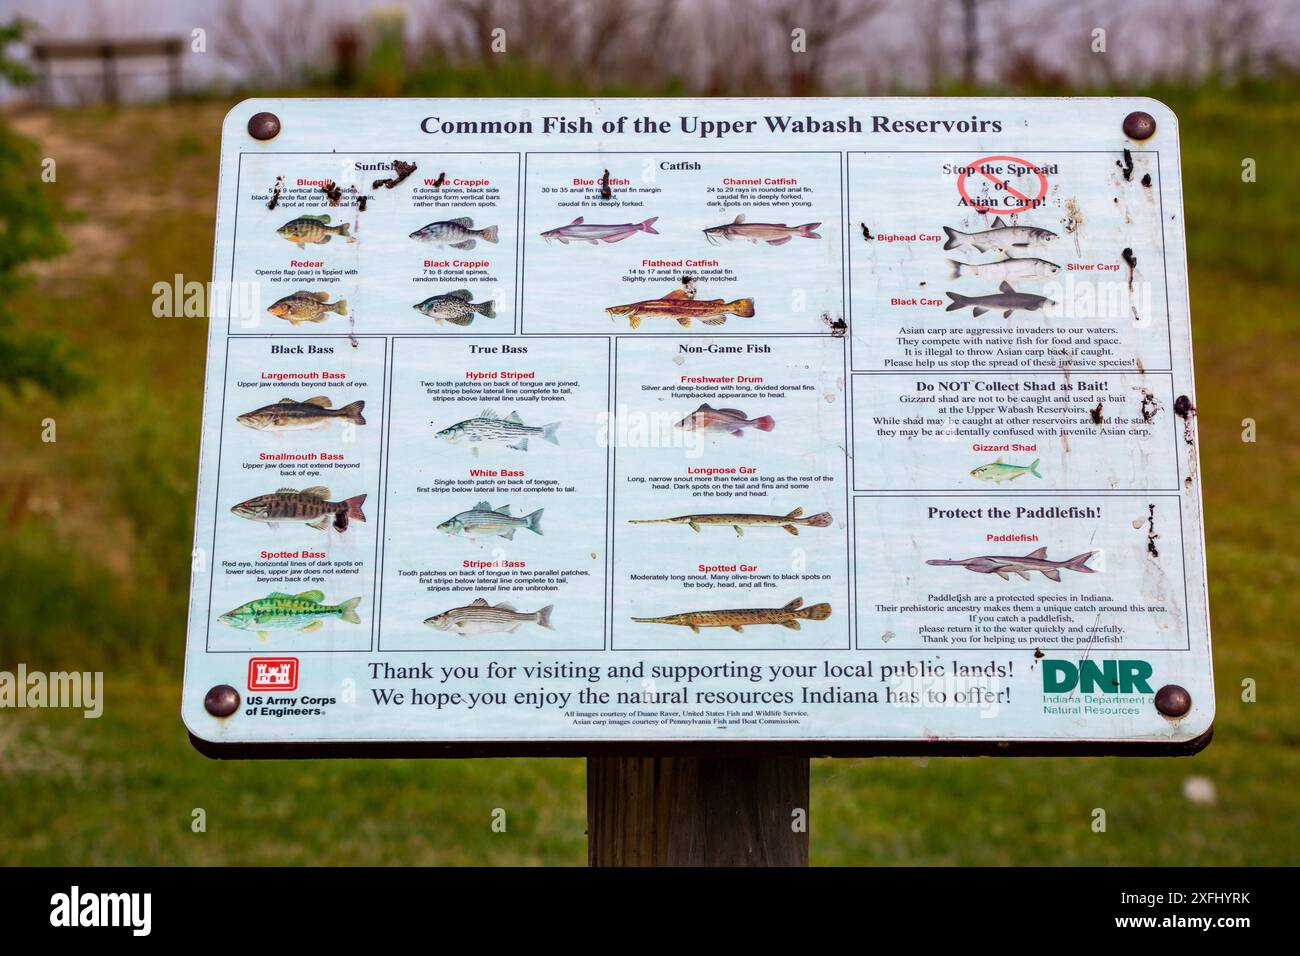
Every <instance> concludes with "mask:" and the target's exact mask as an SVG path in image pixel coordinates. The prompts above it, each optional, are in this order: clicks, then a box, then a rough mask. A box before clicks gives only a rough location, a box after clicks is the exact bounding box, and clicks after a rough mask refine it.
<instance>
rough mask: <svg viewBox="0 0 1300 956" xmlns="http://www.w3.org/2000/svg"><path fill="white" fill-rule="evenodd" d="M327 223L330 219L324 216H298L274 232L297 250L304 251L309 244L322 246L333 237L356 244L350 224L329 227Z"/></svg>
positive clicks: (342, 223)
mask: <svg viewBox="0 0 1300 956" xmlns="http://www.w3.org/2000/svg"><path fill="white" fill-rule="evenodd" d="M329 222H330V217H329V216H328V215H324V214H322V215H319V216H299V217H298V218H297V219H291V220H289V221H288V222H286V223H285V224H284V225H283V226H281V227H280V228H279V229H277V230H275V231H276V233H277V234H278V235H280V236H282V237H284V238H285V239H287V240H289V241H290V242H292V243H293V244H294V245H296V246H297V247H298V248H299V249H306V248H307V243H309V242H310V243H311V244H312V245H317V246H319V245H324V244H325V243H327V242H329V241H330V239H332V238H333V237H334V236H342V237H343V238H344V239H346V240H347V241H348V242H356V240H355V239H354V238H353V237H352V234H351V229H352V224H351V223H347V222H341V223H339V224H338V225H337V226H331V225H330V224H329Z"/></svg>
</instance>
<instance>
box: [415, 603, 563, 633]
mask: <svg viewBox="0 0 1300 956" xmlns="http://www.w3.org/2000/svg"><path fill="white" fill-rule="evenodd" d="M553 607H554V605H551V604H548V605H546V607H544V608H542V609H541V610H538V611H516V610H515V609H514V606H513V605H511V604H509V603H507V602H506V601H501V602H499V603H497V604H488V602H487V599H486V598H477V599H476V600H475V601H474V602H473V603H471V604H467V605H465V606H464V607H453V608H450V609H449V610H446V611H443V612H442V613H441V614H435V615H433V617H426V618H425V619H424V623H425V624H427V625H429V627H431V628H433V629H434V630H435V631H451V632H452V633H453V634H459V635H460V636H461V637H476V636H478V635H480V634H513V633H514V632H515V631H517V630H519V625H521V624H524V623H526V622H531V623H533V624H537V625H539V626H541V627H545V628H549V629H550V630H552V631H553V630H555V628H554V627H553V626H552V625H551V610H552V608H553Z"/></svg>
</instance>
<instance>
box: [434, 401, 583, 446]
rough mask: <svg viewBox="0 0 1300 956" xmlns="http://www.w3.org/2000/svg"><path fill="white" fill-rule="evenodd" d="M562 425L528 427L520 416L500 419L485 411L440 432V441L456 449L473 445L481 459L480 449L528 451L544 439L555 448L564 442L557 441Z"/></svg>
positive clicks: (512, 413)
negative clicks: (530, 444)
mask: <svg viewBox="0 0 1300 956" xmlns="http://www.w3.org/2000/svg"><path fill="white" fill-rule="evenodd" d="M559 427H560V423H559V422H551V423H550V424H548V425H540V426H538V425H525V424H524V423H523V420H522V419H520V417H519V413H518V412H511V413H510V414H509V415H507V416H506V417H505V418H498V417H497V416H496V415H494V414H492V412H491V411H486V410H485V411H484V412H483V414H481V415H479V417H478V418H467V419H465V420H464V421H463V422H457V423H456V424H455V425H448V426H447V427H446V428H444V429H443V430H442V431H440V432H438V434H437V436H436V437H437V438H440V439H441V440H442V441H445V442H448V443H450V444H452V445H469V446H471V448H472V450H473V452H474V454H475V455H478V449H479V446H480V445H505V446H506V447H507V448H513V449H515V450H516V451H527V450H528V439H529V437H530V436H533V435H540V436H542V438H543V439H545V440H546V441H548V442H550V443H551V444H552V445H558V444H559V443H560V440H559V439H558V438H556V437H555V430H556V429H557V428H559Z"/></svg>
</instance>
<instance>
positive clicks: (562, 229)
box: [542, 216, 659, 246]
mask: <svg viewBox="0 0 1300 956" xmlns="http://www.w3.org/2000/svg"><path fill="white" fill-rule="evenodd" d="M658 218H659V217H658V216H651V217H650V218H649V219H647V220H645V221H644V222H624V223H619V224H618V225H601V224H600V223H595V222H584V221H583V217H582V216H579V217H578V218H577V219H575V220H573V222H571V223H569V224H568V225H567V226H559V227H558V228H556V229H548V230H546V232H544V233H542V238H543V239H545V240H547V241H550V240H551V239H555V240H556V241H558V242H562V243H564V244H565V245H566V246H567V245H568V244H569V243H570V242H589V243H591V244H592V245H593V246H594V245H596V244H597V243H598V242H620V241H622V240H623V239H626V238H627V237H628V236H634V235H636V234H637V233H638V232H648V233H649V234H650V235H652V236H657V235H659V233H658V231H657V230H656V229H655V227H654V224H655V221H656V220H657V219H658Z"/></svg>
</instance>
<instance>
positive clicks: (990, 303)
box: [944, 282, 1056, 319]
mask: <svg viewBox="0 0 1300 956" xmlns="http://www.w3.org/2000/svg"><path fill="white" fill-rule="evenodd" d="M948 297H949V298H950V299H952V301H951V302H950V303H948V308H946V309H944V311H945V312H952V311H954V310H956V309H965V308H967V307H968V306H973V308H972V310H971V315H975V316H980V315H983V314H984V313H985V312H988V311H989V310H990V309H997V310H1000V311H1001V312H1002V317H1003V318H1004V319H1009V318H1011V313H1012V312H1015V311H1016V310H1017V309H1023V310H1024V311H1026V312H1037V311H1038V310H1039V309H1041V308H1042V307H1043V306H1045V305H1056V303H1055V302H1053V301H1052V300H1051V299H1049V298H1048V297H1047V296H1045V295H1034V294H1033V293H1032V292H1017V291H1016V290H1015V289H1013V288H1011V283H1010V282H1003V283H1002V284H1001V285H1000V286H998V291H997V292H994V293H993V294H992V295H961V294H960V293H958V292H949V293H948Z"/></svg>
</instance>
